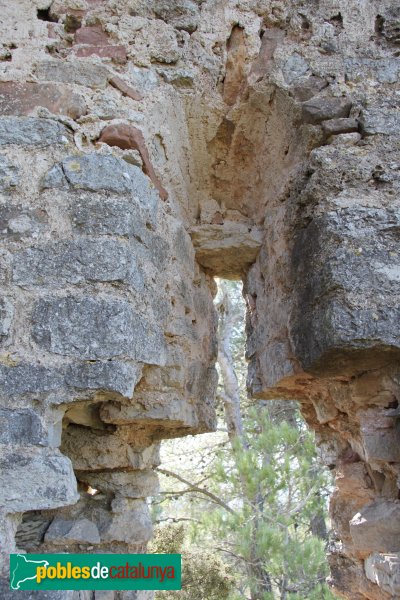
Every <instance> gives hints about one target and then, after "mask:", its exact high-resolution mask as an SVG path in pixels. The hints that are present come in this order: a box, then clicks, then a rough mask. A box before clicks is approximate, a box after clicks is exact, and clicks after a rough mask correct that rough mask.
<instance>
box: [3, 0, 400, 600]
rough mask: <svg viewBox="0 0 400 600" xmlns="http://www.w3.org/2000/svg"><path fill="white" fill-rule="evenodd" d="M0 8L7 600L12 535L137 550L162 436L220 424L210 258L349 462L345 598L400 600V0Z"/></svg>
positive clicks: (343, 464) (337, 561)
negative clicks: (241, 284) (239, 285)
mask: <svg viewBox="0 0 400 600" xmlns="http://www.w3.org/2000/svg"><path fill="white" fill-rule="evenodd" d="M3 4H4V7H3V8H2V19H1V20H0V33H1V37H2V42H3V43H4V51H3V52H2V53H1V58H2V60H1V61H0V79H1V82H0V146H1V157H0V237H1V239H2V249H1V251H0V282H1V285H2V295H1V300H0V344H1V352H0V400H1V402H0V404H1V408H0V421H1V424H2V427H1V434H0V442H1V460H2V461H3V462H2V464H3V472H2V480H1V489H2V493H3V495H4V497H3V499H2V503H0V513H1V514H0V516H1V517H2V518H1V525H0V548H1V551H2V553H3V554H4V558H5V560H3V561H2V562H1V569H0V571H1V573H0V575H1V577H2V579H1V585H2V588H1V590H2V591H1V595H2V597H3V596H4V598H14V597H15V593H14V592H10V591H9V590H8V584H7V585H6V584H5V585H3V582H4V581H5V577H6V571H7V555H8V553H9V552H11V551H13V550H15V549H16V548H18V547H20V548H21V549H29V548H34V549H35V550H36V551H41V550H43V551H49V552H55V551H63V552H64V551H67V552H68V551H88V552H90V551H93V550H91V549H90V548H91V546H92V547H93V546H94V547H95V548H101V551H104V552H130V551H132V552H140V551H143V550H145V547H146V543H147V540H148V539H149V537H150V536H151V522H150V518H149V513H148V509H147V507H146V504H145V501H144V498H145V496H146V495H147V494H152V493H155V492H156V489H157V483H156V478H155V477H154V475H153V474H150V473H151V470H152V469H153V468H154V466H155V465H157V464H158V460H159V459H158V443H159V441H160V440H161V439H163V438H168V437H173V436H177V435H187V434H193V433H198V432H203V431H208V430H210V429H212V428H213V427H214V426H215V414H214V408H213V399H214V394H215V388H216V372H215V368H214V362H215V358H216V350H217V349H216V344H215V326H216V322H215V314H214V311H213V306H212V295H213V293H214V284H213V281H212V276H224V277H233V278H244V280H245V295H246V301H247V306H248V315H247V333H248V348H247V356H248V359H249V389H250V392H251V394H252V395H253V396H256V397H261V398H278V397H279V398H289V399H297V400H299V401H300V402H301V406H302V411H303V414H304V416H305V418H306V420H307V421H308V423H309V425H310V426H311V427H313V428H314V429H315V431H316V434H317V439H318V440H319V441H320V444H321V448H322V449H323V454H324V456H325V460H326V461H327V463H328V464H329V467H330V468H331V469H335V471H336V477H337V487H336V489H335V491H334V493H333V496H332V501H331V516H332V522H333V527H334V529H335V531H336V538H337V539H338V540H341V543H340V544H339V543H338V544H337V545H336V546H332V548H331V556H330V563H331V571H332V573H331V583H332V586H333V589H334V591H335V592H336V593H337V594H339V595H341V596H342V597H344V598H348V599H349V600H366V599H367V600H378V599H379V600H382V599H386V598H388V599H389V598H396V597H398V596H399V590H398V586H399V584H398V581H399V563H398V556H397V555H398V552H399V550H398V545H397V538H398V537H399V535H398V520H399V516H398V501H399V500H398V498H399V484H400V479H399V473H400V467H399V463H400V457H399V451H398V449H399V446H400V445H399V422H400V414H399V407H398V401H399V400H398V399H399V381H400V374H399V370H398V358H399V350H400V340H399V326H398V325H399V281H400V277H399V247H398V246H399V245H398V241H399V224H400V220H399V202H398V193H399V190H400V169H399V164H400V143H399V135H400V126H399V119H398V91H397V84H398V78H399V67H398V59H397V56H396V53H397V48H398V44H399V11H398V7H397V5H395V3H394V2H393V0H387V1H386V2H375V1H371V2H358V1H356V0H346V1H344V0H343V1H342V0H340V1H339V2H337V3H335V5H334V6H333V3H329V2H319V3H316V2H311V0H310V1H306V2H303V1H300V0H295V1H294V2H288V1H286V0H284V1H283V2H279V3H276V2H257V1H253V0H244V1H243V2H234V1H233V0H222V1H221V2H220V3H219V4H218V6H217V5H216V3H215V2H212V1H211V0H205V1H202V2H200V1H192V0H184V1H181V0H173V1H172V2H164V1H162V2H159V1H153V0H145V1H143V2H136V3H132V2H130V1H129V0H121V2H118V3H115V2H111V3H110V2H108V3H105V2H103V3H101V2H97V1H93V0H91V1H90V2H89V1H87V2H78V3H76V2H74V3H71V2H69V0H56V1H54V2H51V3H50V2H47V4H46V3H45V2H39V3H38V2H29V1H28V0H16V1H15V2H13V3H3ZM133 4H134V6H133ZM39 5H40V6H39ZM38 9H39V12H37V11H38ZM47 10H48V12H45V13H43V11H47ZM43 17H46V18H50V19H51V22H50V21H47V22H46V21H45V20H44V18H43ZM160 200H162V201H160ZM58 447H60V449H61V450H58V449H57V448H58ZM61 452H62V454H61ZM77 481H78V482H79V490H80V495H79V496H78V495H77V493H76V484H77ZM88 486H89V487H88ZM89 488H91V490H92V491H93V490H98V493H95V494H94V495H91V493H87V490H89V492H90V489H89ZM1 504H2V506H1ZM22 513H24V514H22ZM356 515H361V516H360V517H357V516H356ZM19 524H20V525H19ZM46 531H48V534H47V536H46ZM396 536H397V537H396ZM3 590H4V593H3ZM41 594H42V596H41V597H43V598H45V597H47V598H48V600H78V599H77V597H76V594H75V592H72V591H71V592H62V593H60V592H51V593H50V592H49V593H47V592H43V593H41ZM78 594H81V593H78ZM20 595H21V597H29V598H33V597H37V595H36V594H35V593H32V594H31V593H30V592H29V593H28V594H27V595H26V594H25V593H24V592H21V594H20ZM103 596H104V594H103ZM151 596H152V594H151V593H147V592H137V593H136V592H134V593H132V594H131V595H127V594H125V595H124V594H122V595H121V594H118V595H116V594H114V593H113V592H111V594H108V595H107V594H106V595H105V597H104V598H102V594H101V593H100V592H99V591H96V592H95V594H94V596H93V593H92V592H90V593H89V596H88V597H87V598H86V597H84V596H82V595H80V596H79V599H80V600H100V598H102V600H111V599H112V600H128V599H130V600H131V599H132V598H135V599H136V600H144V599H146V600H149V599H150V598H151Z"/></svg>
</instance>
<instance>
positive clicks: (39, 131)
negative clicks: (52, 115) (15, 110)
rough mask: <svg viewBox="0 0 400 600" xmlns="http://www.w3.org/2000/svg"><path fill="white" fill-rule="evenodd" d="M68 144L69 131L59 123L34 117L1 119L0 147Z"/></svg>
mask: <svg viewBox="0 0 400 600" xmlns="http://www.w3.org/2000/svg"><path fill="white" fill-rule="evenodd" d="M67 142H68V138H67V130H66V128H65V127H64V125H61V123H58V122H57V121H52V120H51V119H37V118H34V117H27V118H23V117H1V118H0V146H4V145H6V144H15V145H17V146H52V145H53V144H66V143H67Z"/></svg>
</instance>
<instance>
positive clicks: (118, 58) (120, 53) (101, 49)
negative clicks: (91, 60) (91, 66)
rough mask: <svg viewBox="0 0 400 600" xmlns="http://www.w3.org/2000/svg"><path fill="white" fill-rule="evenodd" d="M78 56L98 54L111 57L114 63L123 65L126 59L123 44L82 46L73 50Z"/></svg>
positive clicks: (101, 56) (102, 56)
mask: <svg viewBox="0 0 400 600" xmlns="http://www.w3.org/2000/svg"><path fill="white" fill-rule="evenodd" d="M75 55H76V56H77V57H78V58H86V57H87V56H93V55H95V56H99V57H100V58H111V60H113V61H114V62H116V63H119V64H121V65H124V64H125V63H126V61H127V57H126V50H125V47H124V46H83V47H81V48H77V49H76V50H75Z"/></svg>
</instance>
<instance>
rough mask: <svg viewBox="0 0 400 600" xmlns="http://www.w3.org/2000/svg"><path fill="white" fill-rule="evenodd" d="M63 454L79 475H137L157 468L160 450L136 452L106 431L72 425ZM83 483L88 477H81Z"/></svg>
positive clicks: (63, 444)
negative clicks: (107, 472) (110, 472)
mask: <svg viewBox="0 0 400 600" xmlns="http://www.w3.org/2000/svg"><path fill="white" fill-rule="evenodd" d="M61 450H62V452H64V453H65V454H67V455H68V456H69V457H71V460H72V462H73V465H74V469H75V470H76V471H81V472H84V471H89V472H93V471H104V470H106V469H108V470H109V469H116V470H127V471H135V470H137V469H148V468H151V467H152V466H153V465H154V464H158V447H157V446H154V445H153V446H149V447H147V448H145V449H144V450H141V451H140V450H136V449H134V448H133V447H132V445H130V444H129V443H128V442H126V441H125V440H123V439H121V438H120V437H118V436H116V435H112V434H110V433H108V432H106V431H97V432H95V431H93V430H91V429H89V428H88V427H80V426H77V425H70V426H69V427H68V428H67V429H66V430H65V432H64V435H63V442H62V446H61ZM80 479H83V480H84V479H85V475H84V474H83V475H82V473H81V474H80Z"/></svg>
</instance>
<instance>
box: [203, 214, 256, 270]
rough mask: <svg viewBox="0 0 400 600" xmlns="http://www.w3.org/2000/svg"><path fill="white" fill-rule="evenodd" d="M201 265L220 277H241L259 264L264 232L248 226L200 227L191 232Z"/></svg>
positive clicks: (237, 224) (234, 224)
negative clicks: (258, 258) (253, 265)
mask: <svg viewBox="0 0 400 600" xmlns="http://www.w3.org/2000/svg"><path fill="white" fill-rule="evenodd" d="M191 236H192V242H193V246H194V248H195V251H196V259H197V260H198V262H199V263H200V264H201V265H203V266H204V267H206V268H207V270H209V271H211V272H212V273H213V274H215V275H218V277H228V278H229V277H232V276H233V277H240V276H241V275H243V273H244V272H245V271H246V270H247V269H248V267H249V266H250V265H251V264H252V263H253V262H254V261H255V259H256V257H257V254H258V252H259V250H260V248H261V243H262V238H263V232H262V230H261V229H258V228H256V227H253V228H252V227H251V226H249V225H247V224H245V223H239V222H234V221H232V222H230V223H228V222H225V224H224V225H198V226H196V227H193V228H192V231H191Z"/></svg>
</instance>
